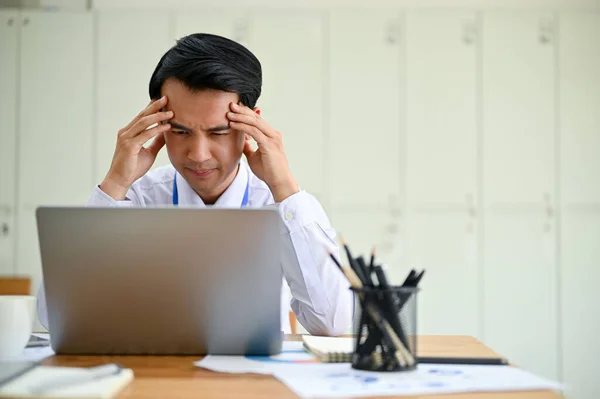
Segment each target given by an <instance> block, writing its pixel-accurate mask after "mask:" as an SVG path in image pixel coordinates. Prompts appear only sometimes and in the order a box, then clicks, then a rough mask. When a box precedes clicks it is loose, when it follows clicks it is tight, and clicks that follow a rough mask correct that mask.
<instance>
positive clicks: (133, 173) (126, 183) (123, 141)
mask: <svg viewBox="0 0 600 399" xmlns="http://www.w3.org/2000/svg"><path fill="white" fill-rule="evenodd" d="M166 105H167V99H166V97H162V98H161V99H159V100H156V101H151V102H150V104H148V106H147V107H146V108H145V109H144V110H143V111H142V112H140V113H139V114H138V116H136V117H135V118H134V119H133V120H132V121H131V122H129V124H128V125H127V126H125V127H124V128H123V129H121V130H119V134H118V136H117V148H116V149H115V154H114V156H113V160H112V163H111V165H110V170H109V171H108V174H107V175H106V177H105V178H104V181H103V182H102V184H101V185H100V189H101V190H102V191H104V192H105V193H106V194H108V195H110V196H111V197H112V198H114V199H115V200H117V201H121V200H124V199H125V196H126V195H127V191H129V188H130V187H131V185H132V184H133V183H134V182H135V181H136V180H137V179H139V178H140V177H142V176H144V175H145V174H146V173H147V172H148V171H149V170H150V168H151V167H152V165H153V164H154V161H155V160H156V156H157V155H158V152H159V151H160V149H161V148H162V147H163V146H164V145H165V139H164V136H163V133H164V132H166V131H168V130H169V129H170V128H171V125H169V124H167V123H165V124H163V123H162V122H163V121H167V120H169V119H171V118H172V117H173V113H172V112H171V111H168V112H160V110H161V109H162V108H164V107H165V106H166ZM156 123H158V125H157V126H155V127H153V128H151V129H148V127H150V126H152V125H154V124H156ZM150 139H154V140H153V141H152V144H150V146H148V147H147V148H145V147H144V144H146V142H148V140H150Z"/></svg>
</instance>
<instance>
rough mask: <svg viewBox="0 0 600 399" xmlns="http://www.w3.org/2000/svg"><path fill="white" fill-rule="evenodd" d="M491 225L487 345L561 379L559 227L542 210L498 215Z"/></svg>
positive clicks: (492, 216)
mask: <svg viewBox="0 0 600 399" xmlns="http://www.w3.org/2000/svg"><path fill="white" fill-rule="evenodd" d="M485 225H486V229H485V246H484V254H485V256H484V264H485V271H484V276H485V284H484V286H483V290H484V293H485V297H484V304H485V312H484V323H485V329H484V339H485V342H486V344H488V345H490V346H491V347H492V348H494V350H496V351H498V353H502V354H503V355H505V356H507V357H508V358H509V359H510V360H511V361H512V362H514V363H515V364H518V365H519V366H522V367H523V368H525V369H527V370H531V371H533V372H536V373H540V374H541V375H543V376H546V377H549V378H559V375H558V369H559V365H558V345H559V341H558V331H557V326H558V313H557V312H558V308H557V305H556V304H557V264H556V255H555V253H556V246H555V234H556V232H555V230H554V227H549V228H548V226H549V225H548V222H547V215H546V214H545V213H544V212H541V211H540V212H527V211H526V212H523V213H518V212H512V211H506V212H495V213H493V214H488V215H486V218H485Z"/></svg>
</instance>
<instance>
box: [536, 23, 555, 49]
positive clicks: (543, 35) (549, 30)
mask: <svg viewBox="0 0 600 399" xmlns="http://www.w3.org/2000/svg"><path fill="white" fill-rule="evenodd" d="M538 39H539V41H540V43H541V44H543V45H546V44H551V43H552V42H553V40H554V21H553V20H552V19H551V18H543V19H541V20H540V25H539V34H538Z"/></svg>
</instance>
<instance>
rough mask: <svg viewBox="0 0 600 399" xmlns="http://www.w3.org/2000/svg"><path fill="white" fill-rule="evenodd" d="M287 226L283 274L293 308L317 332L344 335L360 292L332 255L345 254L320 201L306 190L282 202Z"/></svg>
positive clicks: (282, 212) (284, 232)
mask: <svg viewBox="0 0 600 399" xmlns="http://www.w3.org/2000/svg"><path fill="white" fill-rule="evenodd" d="M279 212H280V214H281V217H282V220H283V224H284V226H285V228H284V229H285V230H284V231H283V237H282V239H283V249H282V250H283V253H282V266H283V274H284V276H285V278H286V280H287V282H288V285H289V286H290V290H291V292H292V296H293V299H292V301H291V305H292V310H293V311H294V313H295V314H296V317H297V318H298V321H299V322H300V324H302V326H303V327H304V328H305V329H306V330H307V331H308V332H309V333H311V334H313V335H332V336H335V335H340V334H344V333H346V332H347V331H348V330H349V329H350V328H351V326H352V319H353V313H354V312H353V310H354V309H353V305H354V297H353V294H352V291H350V289H349V287H350V285H349V283H348V281H347V280H346V278H345V277H344V276H343V274H342V273H341V272H340V271H339V270H338V268H337V267H335V265H334V264H333V263H332V262H331V259H329V255H328V250H329V251H330V252H333V253H334V254H336V255H339V249H338V245H337V244H336V242H335V241H334V238H335V230H334V229H333V228H332V227H331V226H330V224H329V220H328V218H327V215H326V214H325V212H324V210H323V208H322V207H321V205H320V204H319V202H318V201H317V200H316V199H315V198H314V197H313V196H312V195H310V194H308V193H306V192H304V191H301V192H298V193H296V194H294V195H292V196H290V197H288V198H286V199H285V200H284V201H282V202H281V203H280V204H279Z"/></svg>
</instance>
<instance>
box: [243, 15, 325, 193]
mask: <svg viewBox="0 0 600 399" xmlns="http://www.w3.org/2000/svg"><path fill="white" fill-rule="evenodd" d="M324 22H325V21H324V17H323V16H322V15H321V13H316V12H315V13H309V12H295V13H289V12H261V13H256V14H253V15H252V16H251V26H250V28H249V35H248V36H249V37H248V46H249V48H250V50H251V51H252V52H253V53H254V54H255V55H256V57H257V58H258V59H259V61H260V63H261V65H262V72H263V87H262V94H261V97H260V98H259V100H258V105H259V106H260V108H261V110H262V117H263V118H264V119H265V120H266V121H267V122H268V123H269V124H270V125H271V126H272V127H273V128H275V129H277V130H279V131H280V132H281V134H282V136H283V142H284V146H285V150H286V154H287V157H288V162H289V164H290V169H291V171H292V174H293V175H294V177H295V178H296V180H297V181H298V184H299V185H300V187H302V188H303V189H305V190H307V191H309V192H310V193H311V194H313V195H315V196H316V197H317V198H318V199H320V200H323V199H324V195H325V189H326V184H325V176H324V173H323V171H324V159H325V153H326V148H325V126H324V99H323V93H324V88H323V86H324V85H325V82H326V81H325V69H324V68H325V55H326V53H325V43H324V37H325V36H324V34H325V32H324V26H325V25H324Z"/></svg>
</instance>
